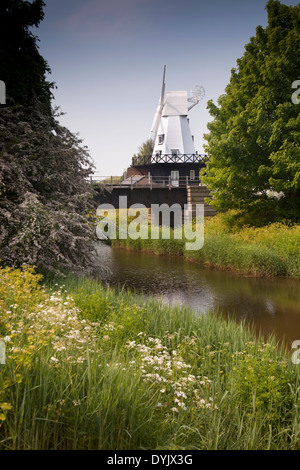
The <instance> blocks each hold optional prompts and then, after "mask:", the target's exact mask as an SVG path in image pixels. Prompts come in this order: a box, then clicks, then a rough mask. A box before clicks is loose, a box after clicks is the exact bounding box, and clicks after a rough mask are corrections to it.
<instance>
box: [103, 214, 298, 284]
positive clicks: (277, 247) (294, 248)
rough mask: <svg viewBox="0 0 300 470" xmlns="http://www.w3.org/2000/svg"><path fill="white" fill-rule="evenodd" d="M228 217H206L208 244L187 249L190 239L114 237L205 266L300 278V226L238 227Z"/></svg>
mask: <svg viewBox="0 0 300 470" xmlns="http://www.w3.org/2000/svg"><path fill="white" fill-rule="evenodd" d="M228 220H229V219H228V216H226V215H221V214H219V215H218V216H216V217H213V218H211V219H205V228H204V245H203V247H202V248H201V249H200V250H196V251H192V250H186V249H185V243H186V241H187V240H186V239H185V238H184V237H182V239H174V232H173V231H172V230H171V236H170V239H169V240H162V239H161V237H160V239H159V240H152V239H151V238H150V234H149V237H148V239H137V240H133V239H131V238H129V237H128V238H127V239H124V240H120V239H116V240H112V246H121V247H123V248H127V249H130V250H137V251H147V252H153V253H157V254H167V255H173V256H181V257H184V258H186V259H188V260H190V261H194V262H198V263H201V264H202V265H206V266H210V267H214V268H217V269H224V270H230V271H236V272H240V273H244V274H250V275H254V276H282V277H290V278H294V279H300V226H299V225H294V226H288V225H285V224H278V223H276V224H270V225H269V226H266V227H259V228H256V227H248V226H246V227H236V226H234V225H233V224H231V223H229V222H228Z"/></svg>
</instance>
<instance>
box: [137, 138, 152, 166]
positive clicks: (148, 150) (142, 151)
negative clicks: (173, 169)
mask: <svg viewBox="0 0 300 470" xmlns="http://www.w3.org/2000/svg"><path fill="white" fill-rule="evenodd" d="M153 148H154V143H153V140H152V139H148V140H145V142H143V143H142V144H141V145H140V146H139V148H138V153H137V154H134V155H133V162H134V163H135V164H136V165H138V164H139V163H141V164H143V163H145V159H147V158H148V159H149V162H150V161H151V156H152V153H153Z"/></svg>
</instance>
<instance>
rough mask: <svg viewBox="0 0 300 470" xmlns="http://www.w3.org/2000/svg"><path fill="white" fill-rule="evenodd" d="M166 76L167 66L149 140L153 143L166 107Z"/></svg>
mask: <svg viewBox="0 0 300 470" xmlns="http://www.w3.org/2000/svg"><path fill="white" fill-rule="evenodd" d="M165 76H166V66H164V74H163V82H162V87H161V95H160V99H159V102H158V106H157V110H156V113H155V116H154V119H153V123H152V127H151V131H150V135H149V139H151V140H152V141H153V142H155V139H156V135H157V130H158V125H159V122H160V119H161V115H162V111H163V107H164V98H165V88H166V84H165Z"/></svg>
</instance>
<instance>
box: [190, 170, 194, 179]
mask: <svg viewBox="0 0 300 470" xmlns="http://www.w3.org/2000/svg"><path fill="white" fill-rule="evenodd" d="M190 179H191V180H194V179H195V170H191V171H190Z"/></svg>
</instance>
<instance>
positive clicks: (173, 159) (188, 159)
mask: <svg viewBox="0 0 300 470" xmlns="http://www.w3.org/2000/svg"><path fill="white" fill-rule="evenodd" d="M208 160H209V157H208V155H204V154H198V153H194V154H169V153H164V154H161V153H156V154H153V155H142V156H139V157H132V166H143V165H152V164H153V163H206V162H207V161H208Z"/></svg>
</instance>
